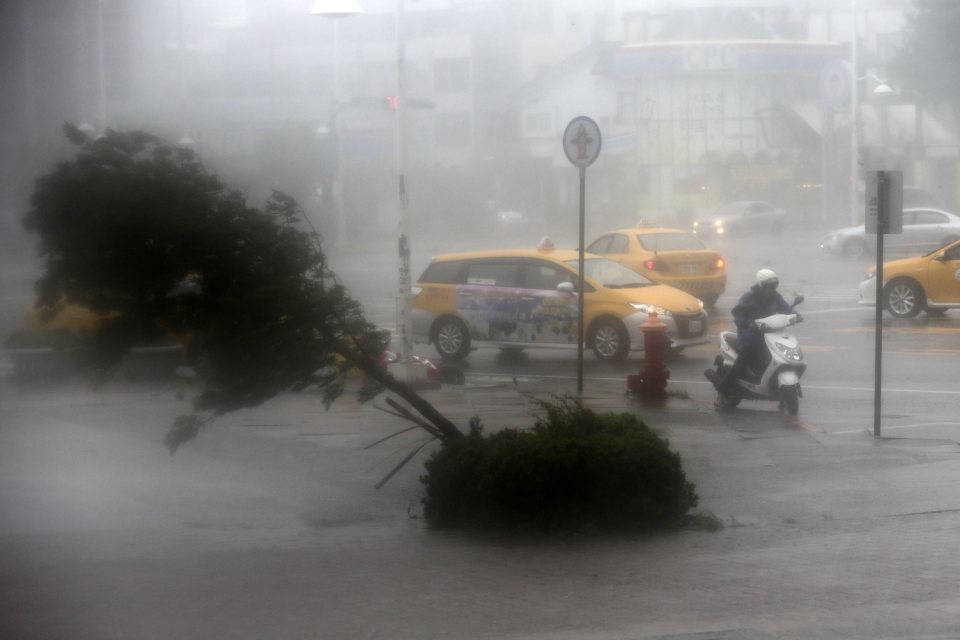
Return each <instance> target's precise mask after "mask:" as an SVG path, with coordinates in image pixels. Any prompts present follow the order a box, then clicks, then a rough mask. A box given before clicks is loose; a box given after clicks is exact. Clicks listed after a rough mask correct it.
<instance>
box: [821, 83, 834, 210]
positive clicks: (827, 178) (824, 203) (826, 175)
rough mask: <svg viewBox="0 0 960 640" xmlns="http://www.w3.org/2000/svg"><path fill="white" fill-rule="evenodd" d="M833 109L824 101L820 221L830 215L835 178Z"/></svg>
mask: <svg viewBox="0 0 960 640" xmlns="http://www.w3.org/2000/svg"><path fill="white" fill-rule="evenodd" d="M832 147H833V109H832V108H831V107H830V105H828V104H826V101H823V136H822V139H821V143H820V151H821V153H820V221H821V222H826V221H827V220H828V218H829V215H830V205H831V202H830V194H831V190H832V184H833V179H832V178H831V175H830V174H831V171H832V169H833V162H832V159H833V149H832Z"/></svg>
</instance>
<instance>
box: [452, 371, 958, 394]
mask: <svg viewBox="0 0 960 640" xmlns="http://www.w3.org/2000/svg"><path fill="white" fill-rule="evenodd" d="M466 375H467V376H484V377H488V378H505V379H513V378H518V379H519V378H527V379H530V378H537V379H540V380H576V379H577V376H555V375H541V374H537V373H520V374H511V373H503V372H483V371H471V372H469V373H467V374H466ZM583 379H584V380H588V381H589V380H595V381H597V382H623V383H624V384H626V382H627V376H626V374H624V375H623V376H620V377H616V378H607V377H602V376H584V378H583ZM670 382H671V383H677V384H709V385H711V386H712V385H713V383H712V382H710V381H709V380H676V379H671V380H670ZM803 388H804V389H814V390H818V391H862V392H864V393H866V392H870V393H873V390H874V389H873V387H834V386H825V385H811V384H804V385H803ZM883 391H884V393H907V394H909V393H921V394H922V393H926V394H934V395H946V396H960V391H941V390H937V389H896V388H890V387H884V388H883Z"/></svg>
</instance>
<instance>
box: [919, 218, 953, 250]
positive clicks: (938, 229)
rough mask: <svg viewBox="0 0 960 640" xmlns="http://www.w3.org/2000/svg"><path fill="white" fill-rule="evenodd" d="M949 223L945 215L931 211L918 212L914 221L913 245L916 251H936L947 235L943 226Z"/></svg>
mask: <svg viewBox="0 0 960 640" xmlns="http://www.w3.org/2000/svg"><path fill="white" fill-rule="evenodd" d="M947 222H949V218H947V215H946V214H945V213H941V212H940V211H932V210H919V211H917V212H916V218H915V220H914V228H915V231H914V238H915V240H914V245H913V247H914V248H915V249H916V250H918V251H933V250H934V249H938V248H939V247H940V245H941V241H942V240H943V238H944V236H946V235H947V233H946V232H945V231H944V226H945V225H946V224H947Z"/></svg>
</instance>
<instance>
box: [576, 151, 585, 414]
mask: <svg viewBox="0 0 960 640" xmlns="http://www.w3.org/2000/svg"><path fill="white" fill-rule="evenodd" d="M586 192H587V169H586V167H580V248H579V255H578V258H577V266H578V268H579V273H580V277H579V279H578V283H577V333H578V334H579V339H578V340H577V395H578V396H579V395H583V341H584V339H585V338H586V336H585V335H584V332H583V329H584V327H583V296H584V291H585V289H586V287H585V286H584V274H583V271H584V269H583V268H584V260H583V245H584V244H585V242H584V227H585V220H586V213H585V212H586V197H585V196H586Z"/></svg>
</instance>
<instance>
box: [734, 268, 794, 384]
mask: <svg viewBox="0 0 960 640" xmlns="http://www.w3.org/2000/svg"><path fill="white" fill-rule="evenodd" d="M779 284H780V281H779V279H778V278H777V274H776V273H774V272H773V271H772V270H771V269H760V271H757V275H756V282H755V283H754V284H753V286H751V287H750V290H749V291H747V292H746V293H745V294H743V295H742V296H741V297H740V300H739V301H738V302H737V305H736V306H735V307H734V308H733V321H734V322H735V323H736V325H737V340H738V342H739V343H740V351H739V353H738V355H737V359H736V360H735V361H734V363H733V366H732V367H730V370H729V371H727V373H726V375H725V376H724V377H723V380H721V381H720V384H719V385H717V389H718V390H719V391H720V392H721V393H729V392H730V391H731V390H732V389H733V388H734V386H735V381H736V379H737V378H738V377H740V376H741V375H743V374H744V373H745V372H746V371H747V370H748V368H749V367H750V366H751V365H752V364H753V363H755V362H757V361H758V360H759V359H760V356H761V354H762V353H763V349H764V341H763V332H762V331H760V329H759V328H758V327H757V323H756V321H757V320H758V319H759V318H766V317H767V316H771V315H773V314H776V313H793V306H791V305H789V304H787V301H786V300H784V299H783V296H781V295H780V293H779V292H778V291H777V286H779Z"/></svg>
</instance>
